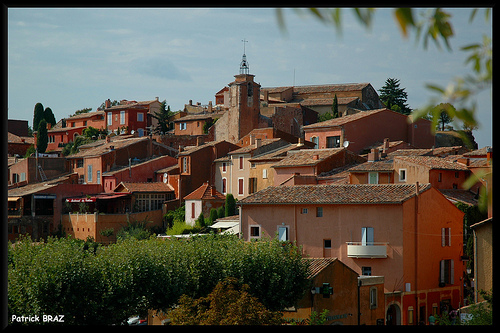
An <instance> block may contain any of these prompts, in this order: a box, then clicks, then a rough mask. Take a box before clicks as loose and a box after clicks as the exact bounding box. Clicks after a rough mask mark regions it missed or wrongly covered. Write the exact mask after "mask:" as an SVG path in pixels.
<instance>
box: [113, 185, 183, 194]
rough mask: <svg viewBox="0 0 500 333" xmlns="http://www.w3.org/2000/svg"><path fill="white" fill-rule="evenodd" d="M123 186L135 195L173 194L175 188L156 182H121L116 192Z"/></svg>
mask: <svg viewBox="0 0 500 333" xmlns="http://www.w3.org/2000/svg"><path fill="white" fill-rule="evenodd" d="M120 186H122V187H123V188H124V189H125V190H126V191H127V192H130V193H135V192H172V191H174V188H173V187H172V185H170V184H166V183H163V182H155V183H132V182H130V183H129V182H121V183H120V184H118V185H117V186H116V188H115V190H114V192H116V190H117V189H118V188H119V187H120Z"/></svg>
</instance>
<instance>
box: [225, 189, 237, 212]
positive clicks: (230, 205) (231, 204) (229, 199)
mask: <svg viewBox="0 0 500 333" xmlns="http://www.w3.org/2000/svg"><path fill="white" fill-rule="evenodd" d="M224 206H225V207H226V214H225V215H226V216H232V215H235V214H236V201H235V200H234V196H233V195H232V194H231V193H228V194H226V204H225V205H224Z"/></svg>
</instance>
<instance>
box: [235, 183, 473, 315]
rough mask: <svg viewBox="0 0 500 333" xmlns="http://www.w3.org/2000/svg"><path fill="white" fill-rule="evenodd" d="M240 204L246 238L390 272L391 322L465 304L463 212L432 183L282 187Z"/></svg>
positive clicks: (366, 270) (368, 271) (364, 270)
mask: <svg viewBox="0 0 500 333" xmlns="http://www.w3.org/2000/svg"><path fill="white" fill-rule="evenodd" d="M417 186H418V189H419V190H418V192H417V190H416V188H417ZM239 205H240V216H241V232H242V234H243V238H244V239H245V240H251V239H254V238H259V239H261V238H262V239H265V238H272V237H275V235H277V236H278V237H280V239H282V240H287V241H292V242H296V243H297V245H298V246H302V250H303V253H304V256H310V257H324V258H328V257H336V258H339V259H340V260H341V261H342V262H343V263H345V264H346V265H347V266H348V267H350V268H351V269H353V270H354V271H355V272H356V273H358V274H360V275H384V278H385V296H386V315H389V314H390V316H391V318H393V319H394V320H393V319H391V320H390V322H391V323H395V324H417V323H418V322H419V321H423V322H424V323H426V321H427V318H428V316H429V315H430V314H431V313H433V311H434V310H435V309H437V311H438V313H439V314H440V313H441V312H440V311H441V310H440V309H441V307H444V306H445V305H446V304H449V305H451V306H452V307H453V308H457V307H458V306H459V305H460V304H463V299H462V298H463V297H462V285H461V277H462V274H463V269H464V264H463V262H462V260H461V256H462V255H463V228H462V224H463V213H462V212H461V211H460V210H459V209H458V208H456V207H455V206H454V205H453V204H452V203H451V202H449V201H448V200H447V199H446V198H445V197H444V196H443V195H442V194H441V193H440V192H439V191H438V190H436V189H434V188H432V187H431V185H430V184H421V185H415V184H387V185H295V186H292V187H286V186H275V187H269V188H266V189H264V190H262V191H259V192H257V193H255V194H254V195H251V196H249V197H247V198H245V199H242V200H241V201H239ZM423 235H425V237H424V236H423Z"/></svg>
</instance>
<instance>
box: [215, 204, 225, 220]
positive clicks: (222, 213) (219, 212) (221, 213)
mask: <svg viewBox="0 0 500 333" xmlns="http://www.w3.org/2000/svg"><path fill="white" fill-rule="evenodd" d="M217 216H218V217H219V218H222V217H226V209H225V208H224V206H220V207H219V208H217Z"/></svg>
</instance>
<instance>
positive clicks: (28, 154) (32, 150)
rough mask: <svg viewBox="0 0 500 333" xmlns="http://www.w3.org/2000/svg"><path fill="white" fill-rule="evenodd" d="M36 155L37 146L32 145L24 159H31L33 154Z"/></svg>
mask: <svg viewBox="0 0 500 333" xmlns="http://www.w3.org/2000/svg"><path fill="white" fill-rule="evenodd" d="M34 153H36V149H35V146H34V145H31V146H29V147H28V149H27V150H26V154H25V155H24V157H30V156H31V154H34Z"/></svg>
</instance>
